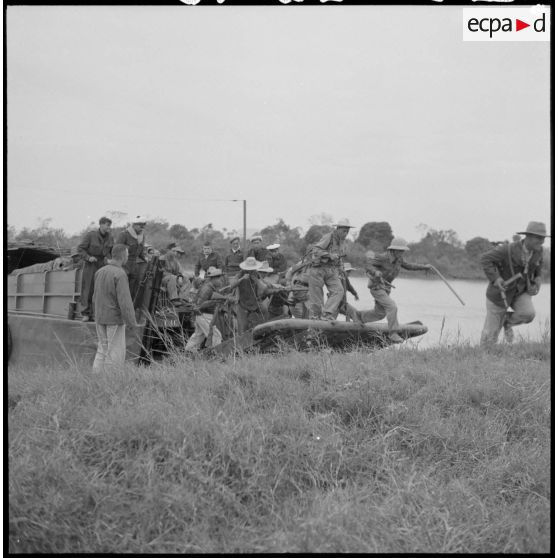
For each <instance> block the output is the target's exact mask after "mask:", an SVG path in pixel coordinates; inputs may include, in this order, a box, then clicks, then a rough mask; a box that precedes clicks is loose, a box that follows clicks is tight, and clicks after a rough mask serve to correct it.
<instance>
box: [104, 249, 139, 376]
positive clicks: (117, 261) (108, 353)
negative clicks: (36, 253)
mask: <svg viewBox="0 0 558 558" xmlns="http://www.w3.org/2000/svg"><path fill="white" fill-rule="evenodd" d="M127 257H128V249H127V247H126V246H124V245H123V244H115V245H114V247H113V249H112V259H111V260H109V261H108V265H105V266H103V267H102V268H101V269H99V270H98V271H97V273H96V274H95V293H94V295H93V301H94V305H95V312H96V316H95V318H96V320H95V328H96V330H97V338H98V345H97V353H96V354H95V360H94V362H93V370H95V371H103V370H104V368H105V366H108V365H118V364H124V361H125V359H126V326H128V327H129V328H130V329H131V330H132V331H133V330H134V329H136V328H138V327H140V326H141V325H144V324H138V323H137V322H136V317H135V313H134V305H133V303H132V298H131V297H130V289H129V287H128V280H127V278H126V272H125V271H124V270H123V269H122V266H123V265H124V264H125V263H126V259H127ZM137 333H139V332H138V331H137V330H136V334H137Z"/></svg>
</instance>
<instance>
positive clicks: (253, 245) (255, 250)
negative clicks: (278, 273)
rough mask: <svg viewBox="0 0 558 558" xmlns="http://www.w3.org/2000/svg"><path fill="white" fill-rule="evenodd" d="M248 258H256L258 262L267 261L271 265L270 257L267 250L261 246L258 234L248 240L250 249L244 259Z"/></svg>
mask: <svg viewBox="0 0 558 558" xmlns="http://www.w3.org/2000/svg"><path fill="white" fill-rule="evenodd" d="M250 256H251V257H253V258H256V260H257V261H259V262H265V261H267V262H269V264H270V265H271V256H270V255H269V252H268V251H267V248H266V247H265V246H262V237H261V235H259V234H255V235H253V236H252V238H251V239H250V248H249V249H248V253H247V254H246V257H250ZM272 267H273V266H272Z"/></svg>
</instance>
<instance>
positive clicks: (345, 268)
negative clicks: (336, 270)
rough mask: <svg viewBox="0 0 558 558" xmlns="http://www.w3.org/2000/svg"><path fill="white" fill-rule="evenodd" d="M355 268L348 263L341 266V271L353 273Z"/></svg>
mask: <svg viewBox="0 0 558 558" xmlns="http://www.w3.org/2000/svg"><path fill="white" fill-rule="evenodd" d="M355 269H356V267H353V266H352V265H351V263H350V262H345V263H344V264H343V271H354V270H355Z"/></svg>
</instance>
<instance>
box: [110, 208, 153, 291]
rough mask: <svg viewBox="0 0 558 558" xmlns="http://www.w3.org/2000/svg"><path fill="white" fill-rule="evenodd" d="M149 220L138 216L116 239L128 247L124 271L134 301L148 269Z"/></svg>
mask: <svg viewBox="0 0 558 558" xmlns="http://www.w3.org/2000/svg"><path fill="white" fill-rule="evenodd" d="M146 223H147V220H146V219H145V218H144V217H141V216H140V215H138V216H137V217H136V218H135V219H134V220H133V221H132V223H131V225H130V226H129V227H128V228H127V229H125V230H123V231H122V232H121V233H120V234H119V235H118V238H117V239H116V242H117V243H118V244H124V245H125V246H127V247H128V262H127V263H126V264H125V265H124V270H125V271H126V274H127V275H128V281H129V282H130V294H131V295H132V300H134V299H135V296H136V293H137V291H138V288H139V285H140V282H141V280H142V278H143V274H144V273H145V269H146V267H147V258H146V254H145V234H144V232H143V231H144V229H145V225H146Z"/></svg>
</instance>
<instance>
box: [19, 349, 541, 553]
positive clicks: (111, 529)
mask: <svg viewBox="0 0 558 558" xmlns="http://www.w3.org/2000/svg"><path fill="white" fill-rule="evenodd" d="M549 364H550V348H549V344H548V343H529V342H524V343H519V344H516V345H513V346H512V347H511V348H510V347H509V346H508V347H506V348H505V349H504V348H498V347H497V348H496V349H494V350H493V351H491V352H486V351H482V350H481V349H480V348H479V347H473V346H469V345H464V344H462V345H455V346H452V347H449V348H447V347H442V346H440V347H438V348H433V349H427V350H415V349H408V348H405V347H394V348H388V349H385V350H382V351H376V352H367V351H365V350H356V351H354V352H351V353H345V354H339V353H331V352H327V351H319V352H313V353H296V352H287V351H285V352H283V353H282V354H280V355H255V356H251V357H236V358H231V359H229V360H228V361H226V362H222V361H220V360H213V361H207V360H202V359H193V360H192V359H186V358H183V357H181V356H179V355H173V357H172V358H171V359H169V360H167V361H166V362H164V363H154V364H152V365H151V366H149V367H133V366H125V367H122V368H121V369H119V370H116V371H114V372H113V373H111V374H104V375H94V374H92V373H91V371H89V370H84V369H81V370H80V369H79V368H77V367H75V366H69V367H66V368H63V367H60V368H44V367H38V368H36V369H26V370H23V369H18V368H14V369H10V370H9V384H8V389H9V393H8V408H9V411H8V412H9V469H10V474H9V492H10V499H9V522H10V532H9V549H10V551H11V552H349V551H351V552H548V551H549V549H550V518H549V514H550V505H549V501H550V474H549V473H550V453H549V446H550V444H549V441H550V419H549V416H550V396H549V391H550V390H549V380H550V377H549V376H550V374H549V369H550V366H549Z"/></svg>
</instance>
